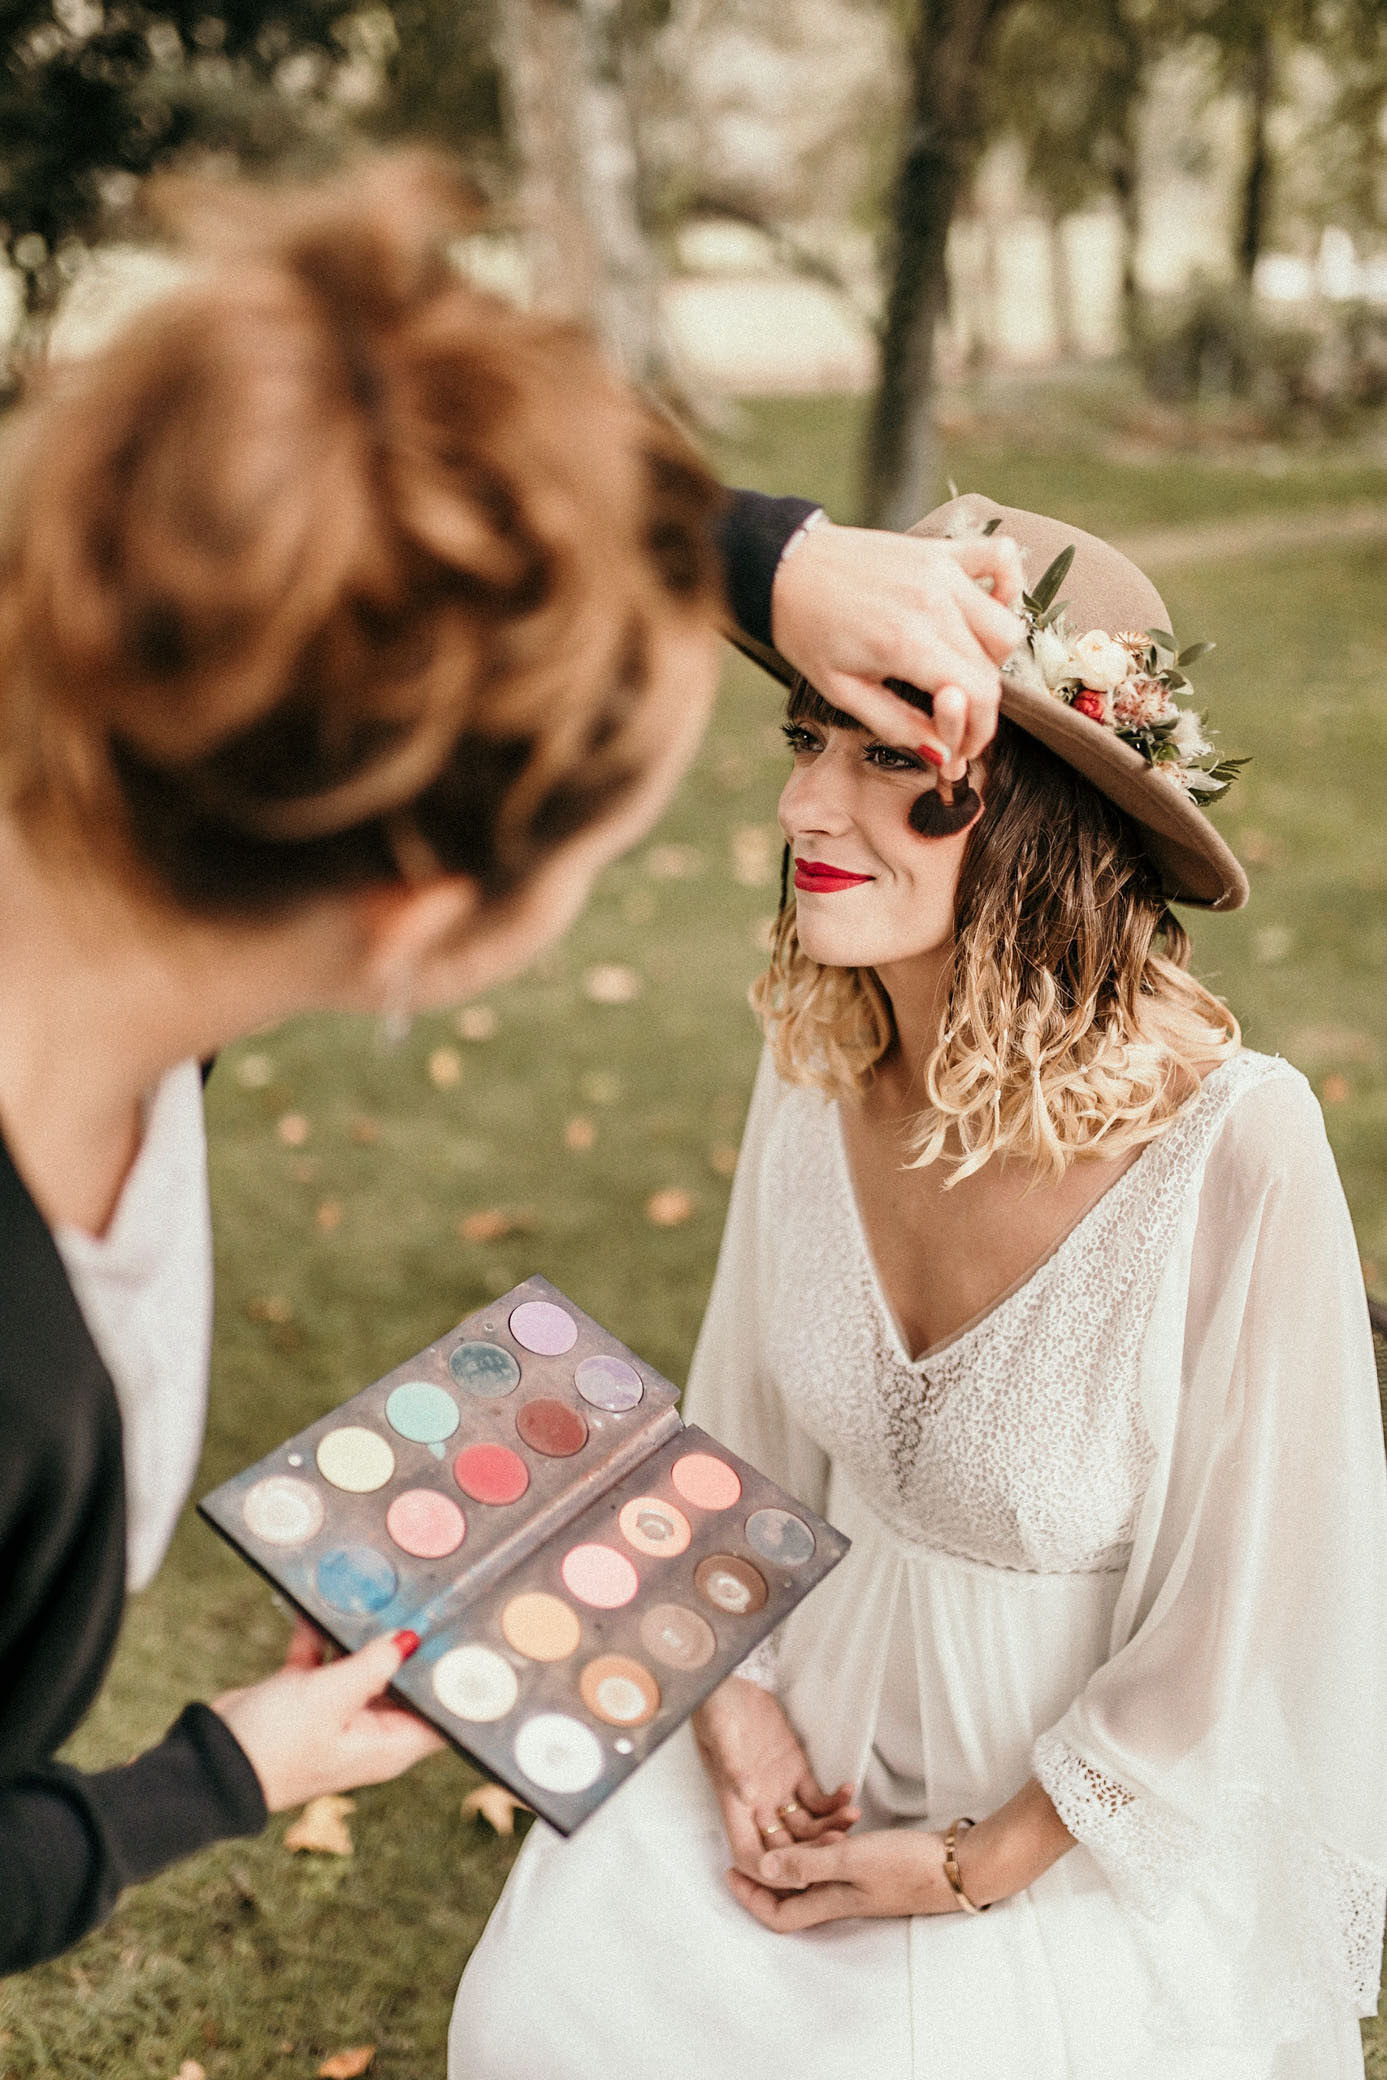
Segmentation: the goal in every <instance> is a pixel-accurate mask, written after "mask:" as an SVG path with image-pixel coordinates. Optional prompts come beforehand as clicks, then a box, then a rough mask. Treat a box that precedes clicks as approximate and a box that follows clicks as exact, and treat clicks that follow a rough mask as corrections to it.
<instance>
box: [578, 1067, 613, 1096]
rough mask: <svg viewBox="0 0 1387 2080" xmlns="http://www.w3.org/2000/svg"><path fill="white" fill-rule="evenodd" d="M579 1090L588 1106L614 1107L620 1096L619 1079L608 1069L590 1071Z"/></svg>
mask: <svg viewBox="0 0 1387 2080" xmlns="http://www.w3.org/2000/svg"><path fill="white" fill-rule="evenodd" d="M579 1088H580V1089H581V1090H582V1093H583V1096H584V1097H585V1098H586V1099H587V1101H588V1103H589V1104H590V1105H615V1103H616V1101H617V1099H618V1098H619V1097H620V1096H621V1078H620V1077H619V1076H613V1074H612V1072H611V1070H610V1069H590V1070H589V1071H588V1073H587V1075H586V1076H585V1077H584V1078H583V1080H582V1083H581V1085H580V1086H579Z"/></svg>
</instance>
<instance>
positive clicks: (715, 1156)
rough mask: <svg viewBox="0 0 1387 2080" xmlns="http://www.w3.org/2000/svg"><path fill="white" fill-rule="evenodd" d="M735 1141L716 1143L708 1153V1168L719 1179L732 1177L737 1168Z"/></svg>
mask: <svg viewBox="0 0 1387 2080" xmlns="http://www.w3.org/2000/svg"><path fill="white" fill-rule="evenodd" d="M737 1153H738V1151H737V1144H736V1142H735V1141H715V1142H714V1143H713V1146H712V1147H711V1148H710V1149H709V1151H708V1168H709V1169H710V1170H711V1171H713V1173H714V1174H715V1175H716V1176H718V1177H730V1176H731V1175H732V1173H733V1171H734V1170H735V1169H736V1167H737Z"/></svg>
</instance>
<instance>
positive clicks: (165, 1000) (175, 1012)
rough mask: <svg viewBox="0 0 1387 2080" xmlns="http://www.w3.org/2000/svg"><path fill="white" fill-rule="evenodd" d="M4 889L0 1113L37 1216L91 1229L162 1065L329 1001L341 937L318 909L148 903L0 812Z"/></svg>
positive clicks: (107, 1209)
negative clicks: (29, 836) (191, 911)
mask: <svg viewBox="0 0 1387 2080" xmlns="http://www.w3.org/2000/svg"><path fill="white" fill-rule="evenodd" d="M0 887H3V889H4V892H5V894H4V903H3V906H2V907H0V1004H3V1006H4V1016H3V1020H0V1125H3V1129H4V1134H5V1139H6V1141H7V1143H8V1145H9V1148H10V1153H11V1155H12V1156H13V1158H14V1160H15V1163H16V1164H17V1166H18V1168H19V1170H20V1172H21V1174H22V1175H23V1176H24V1178H25V1181H26V1183H27V1184H28V1186H29V1189H30V1191H31V1192H32V1193H33V1195H34V1198H35V1200H36V1202H37V1204H38V1206H39V1208H40V1210H41V1211H42V1212H43V1214H44V1216H45V1218H47V1219H48V1220H49V1221H50V1223H57V1222H63V1223H68V1224H71V1225H74V1226H77V1227H82V1228H85V1229H87V1230H88V1231H90V1232H91V1233H94V1234H100V1233H101V1232H102V1231H103V1230H104V1229H105V1227H106V1225H107V1223H108V1222H109V1220H110V1217H111V1214H112V1212H113V1210H114V1208H115V1204H116V1202H117V1200H118V1198H119V1196H120V1188H121V1186H122V1184H123V1183H124V1181H125V1177H126V1174H127V1173H128V1171H129V1168H130V1165H131V1163H132V1162H133V1160H134V1157H135V1155H136V1153H137V1152H138V1148H139V1142H140V1132H141V1106H142V1103H143V1101H144V1100H145V1098H146V1097H147V1096H148V1095H149V1093H150V1092H151V1091H153V1089H154V1088H155V1086H156V1085H157V1084H158V1082H159V1080H160V1078H161V1077H162V1076H163V1075H164V1074H165V1072H166V1071H167V1070H168V1069H170V1068H171V1067H172V1066H173V1064H174V1063H175V1062H179V1061H184V1060H187V1059H188V1058H189V1057H190V1056H191V1057H194V1058H201V1059H205V1058H206V1057H207V1056H208V1055H211V1054H215V1053H216V1052H217V1051H218V1049H220V1048H222V1047H224V1046H225V1045H226V1044H227V1042H228V1041H230V1040H233V1039H236V1038H238V1037H239V1036H240V1035H241V1034H243V1033H245V1032H248V1031H251V1030H253V1029H254V1028H256V1027H259V1026H262V1025H266V1024H269V1023H271V1022H273V1021H275V1020H277V1019H280V1018H283V1017H285V1016H287V1015H289V1014H290V1013H292V1012H295V1011H299V1010H302V1009H304V1008H306V1007H307V1005H308V1004H310V1003H323V1002H330V1001H331V1000H332V992H331V990H330V988H329V986H328V982H327V969H328V965H329V962H330V960H331V958H332V956H333V955H334V954H336V953H338V952H340V949H339V948H335V947H333V945H332V944H331V937H332V935H331V931H330V930H328V929H327V928H326V927H325V922H324V914H323V913H322V912H321V911H319V910H316V909H314V910H310V909H308V908H305V909H304V910H303V911H301V912H295V913H292V915H291V917H290V919H289V921H288V922H285V923H280V922H278V921H277V922H276V923H274V924H272V925H270V926H237V925H233V926H230V927H228V926H226V925H221V924H219V925H217V926H216V927H212V926H209V925H208V924H206V923H204V922H203V921H201V920H197V919H191V918H188V917H186V916H184V915H181V914H179V913H175V912H172V911H170V910H167V909H155V908H153V907H152V906H150V905H148V904H147V903H145V902H143V901H141V900H139V899H138V898H136V897H134V896H132V895H131V894H129V893H128V892H127V891H126V890H124V889H123V888H122V887H120V886H119V885H118V884H117V883H115V882H114V881H113V880H111V879H110V878H109V877H107V876H106V875H104V874H103V873H102V872H101V871H100V869H99V868H97V867H95V866H92V865H87V864H85V863H84V864H83V866H82V867H80V868H79V867H77V866H76V865H75V863H70V862H66V861H64V862H54V861H51V860H49V859H48V858H47V857H44V858H42V859H40V858H39V857H38V856H37V855H36V854H35V853H34V851H33V850H32V849H31V848H30V847H29V846H28V844H27V843H26V842H25V840H24V839H23V837H22V836H21V834H20V833H18V832H17V831H16V830H15V829H14V828H13V826H12V825H10V824H8V823H6V822H5V821H4V820H3V819H0ZM339 929H340V927H339ZM290 942H293V943H290Z"/></svg>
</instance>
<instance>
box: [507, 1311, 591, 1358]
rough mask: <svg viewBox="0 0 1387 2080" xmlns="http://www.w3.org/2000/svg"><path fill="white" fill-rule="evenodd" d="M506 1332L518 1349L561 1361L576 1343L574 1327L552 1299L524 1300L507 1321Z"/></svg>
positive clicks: (575, 1328) (576, 1335)
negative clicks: (507, 1331) (508, 1322)
mask: <svg viewBox="0 0 1387 2080" xmlns="http://www.w3.org/2000/svg"><path fill="white" fill-rule="evenodd" d="M510 1333H511V1335H512V1336H513V1337H514V1338H515V1340H516V1342H517V1343H518V1344H519V1345H520V1347H521V1349H522V1350H527V1351H533V1352H534V1353H535V1354H536V1356H537V1357H540V1358H561V1357H562V1356H563V1354H564V1352H565V1351H571V1350H572V1348H573V1346H574V1344H575V1343H576V1342H577V1341H578V1324H577V1323H576V1322H575V1321H574V1319H573V1317H572V1315H571V1314H569V1313H568V1312H567V1311H566V1310H565V1309H564V1308H562V1307H555V1305H554V1303H553V1301H552V1300H524V1301H522V1302H521V1304H520V1306H519V1307H517V1308H516V1309H515V1311H514V1313H513V1314H512V1315H511V1318H510Z"/></svg>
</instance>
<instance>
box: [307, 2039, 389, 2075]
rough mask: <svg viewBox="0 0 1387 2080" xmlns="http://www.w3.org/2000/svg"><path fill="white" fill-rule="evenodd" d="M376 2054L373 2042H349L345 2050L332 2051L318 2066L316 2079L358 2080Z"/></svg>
mask: <svg viewBox="0 0 1387 2080" xmlns="http://www.w3.org/2000/svg"><path fill="white" fill-rule="evenodd" d="M375 2055H376V2047H375V2045H374V2044H350V2045H348V2047H347V2049H346V2050H345V2051H334V2052H333V2054H332V2057H331V2058H325V2059H324V2060H323V2062H322V2064H321V2065H320V2066H319V2068H318V2080H358V2076H359V2075H360V2074H362V2073H364V2072H366V2071H367V2070H368V2069H369V2067H370V2065H371V2061H372V2060H373V2059H374V2057H375Z"/></svg>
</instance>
